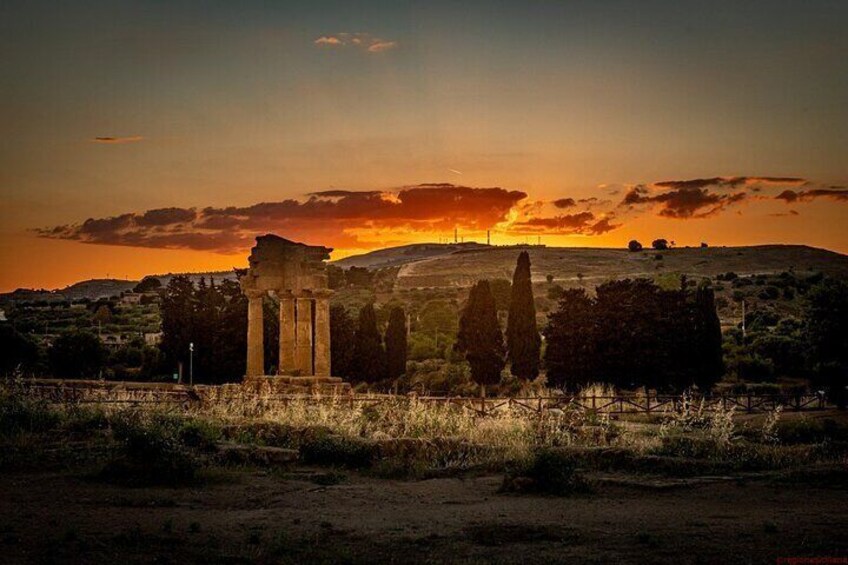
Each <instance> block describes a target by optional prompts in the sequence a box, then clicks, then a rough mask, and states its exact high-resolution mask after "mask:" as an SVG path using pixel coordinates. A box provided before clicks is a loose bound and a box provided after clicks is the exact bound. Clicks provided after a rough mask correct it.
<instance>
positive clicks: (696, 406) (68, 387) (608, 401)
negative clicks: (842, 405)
mask: <svg viewBox="0 0 848 565" xmlns="http://www.w3.org/2000/svg"><path fill="white" fill-rule="evenodd" d="M21 386H22V387H23V388H24V389H25V390H26V391H27V393H28V394H29V395H31V396H32V397H35V398H39V399H42V400H45V401H47V402H51V403H78V404H93V403H96V404H106V405H134V406H154V405H155V406H168V407H174V408H183V409H186V408H189V407H202V406H203V403H204V402H205V401H206V400H208V399H209V398H210V397H212V398H215V399H217V401H226V399H227V395H226V394H224V395H222V394H221V392H222V391H228V394H229V393H232V394H238V395H240V397H241V398H242V399H243V398H245V397H249V396H250V394H251V393H250V392H245V391H242V390H241V387H239V386H237V385H227V387H226V388H224V387H216V386H213V385H197V386H193V387H192V386H187V385H176V384H170V383H128V382H109V381H82V380H58V379H34V380H28V381H22V383H21ZM213 391H214V394H213ZM258 400H259V401H260V404H261V405H262V406H265V407H273V406H276V407H282V406H285V405H286V404H289V403H293V402H301V403H302V402H310V403H332V404H336V405H348V406H350V407H355V406H360V407H361V406H369V405H378V404H389V403H392V404H397V403H422V402H423V403H429V404H444V405H451V406H457V407H460V408H462V409H465V410H470V411H472V412H474V413H476V414H478V415H481V416H486V415H490V414H493V413H495V412H498V411H502V410H505V409H512V410H521V411H526V412H529V413H537V414H541V413H544V412H547V411H551V410H565V409H571V410H573V409H578V410H583V411H587V412H595V413H604V414H620V415H626V414H647V415H651V414H662V413H667V412H673V411H678V410H681V409H682V408H683V405H684V404H685V403H688V404H689V407H690V409H691V410H701V411H704V412H714V411H716V410H724V411H727V410H734V411H736V412H740V413H747V414H754V413H761V412H769V411H773V410H775V409H776V408H777V407H782V409H783V410H786V411H795V412H801V411H814V410H824V409H827V408H832V405H830V404H829V403H828V402H827V401H826V398H825V397H824V396H823V395H821V394H792V395H790V394H786V395H784V394H742V395H733V394H723V395H712V396H703V397H702V396H683V395H658V394H650V395H645V394H634V393H622V394H616V395H556V396H553V395H552V396H533V397H504V398H485V399H484V398H473V397H459V396H423V395H422V396H419V395H416V394H408V395H400V394H356V393H349V394H340V395H318V394H282V393H279V394H275V393H269V394H262V395H261V396H259V397H258Z"/></svg>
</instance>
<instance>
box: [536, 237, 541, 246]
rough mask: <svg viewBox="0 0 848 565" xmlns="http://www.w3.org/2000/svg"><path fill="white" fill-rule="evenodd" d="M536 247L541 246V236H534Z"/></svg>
mask: <svg viewBox="0 0 848 565" xmlns="http://www.w3.org/2000/svg"><path fill="white" fill-rule="evenodd" d="M536 245H542V236H541V235H537V236H536Z"/></svg>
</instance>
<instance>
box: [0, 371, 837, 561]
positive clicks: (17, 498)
mask: <svg viewBox="0 0 848 565" xmlns="http://www.w3.org/2000/svg"><path fill="white" fill-rule="evenodd" d="M325 400H326V401H324V402H308V401H301V402H298V401H295V402H292V403H290V404H289V405H288V406H285V407H283V406H280V405H279V404H274V403H270V402H267V401H266V399H263V398H262V397H261V396H259V397H257V396H255V395H252V394H244V395H242V396H241V397H239V396H233V395H228V396H227V397H226V399H224V398H221V399H220V401H217V402H216V401H215V400H214V399H212V400H211V401H210V402H209V403H208V404H206V405H205V406H204V407H203V408H202V409H198V410H169V411H163V410H138V409H129V408H125V409H120V408H115V406H119V405H117V404H101V405H90V406H88V407H81V406H79V405H59V406H56V405H47V404H44V403H42V402H39V401H36V400H33V399H31V398H29V397H27V396H26V395H25V394H24V393H23V391H22V389H20V388H17V387H16V386H14V385H8V386H6V387H5V388H4V389H3V392H2V394H1V395H0V443H2V445H1V446H0V473H2V476H3V480H2V481H0V483H2V486H0V497H2V499H3V500H8V501H12V504H4V505H0V506H2V509H0V531H2V533H3V539H2V543H3V544H4V551H3V552H2V555H3V557H2V558H0V561H4V560H5V561H8V562H55V561H60V562H61V561H65V562H70V561H73V562H102V561H105V560H109V559H113V558H116V557H117V556H120V557H121V559H122V560H125V561H129V562H143V561H148V560H150V559H153V558H156V557H160V558H162V559H164V560H165V561H166V562H169V561H178V560H188V561H189V562H199V561H203V562H255V561H261V562H301V561H303V560H305V559H309V560H316V561H326V562H338V561H347V562H365V561H369V560H370V561H373V560H375V559H376V560H395V561H402V562H426V561H444V560H462V561H467V562H478V561H479V562H483V561H491V560H493V559H494V560H496V561H497V560H500V561H502V562H519V561H523V562H526V561H528V560H529V561H531V562H550V561H551V560H561V559H567V558H571V559H580V560H590V561H591V560H593V559H594V560H596V561H597V562H604V561H607V560H608V559H617V560H621V561H623V562H633V563H636V562H640V563H641V562H665V561H671V560H673V559H677V560H678V562H680V561H679V560H680V552H681V551H686V552H687V554H686V555H687V556H686V557H685V558H683V559H682V561H683V562H691V563H697V562H716V561H722V562H773V561H774V559H775V558H776V557H778V556H786V555H793V556H797V555H813V556H834V555H844V553H845V551H848V545H846V541H845V539H844V537H842V536H839V535H838V534H837V532H838V531H840V529H841V528H844V526H845V525H846V523H845V522H846V516H845V514H844V507H845V506H844V505H845V503H846V502H848V490H846V488H847V487H848V468H846V462H848V459H846V455H847V454H848V420H846V418H845V415H844V414H843V413H837V412H820V413H807V414H794V413H785V412H782V411H781V410H775V411H772V412H770V413H766V414H762V415H757V416H753V415H750V416H749V415H738V414H736V413H735V412H733V411H730V410H728V411H718V412H713V413H706V412H704V411H702V410H701V408H700V406H699V405H698V404H697V403H689V404H686V403H684V404H683V405H682V406H681V407H680V408H679V409H677V410H675V411H673V412H666V413H663V414H657V415H652V416H650V417H646V416H639V417H637V416H634V417H630V418H629V419H624V418H622V419H615V418H613V417H610V416H609V415H604V414H592V413H588V412H586V411H583V410H579V409H572V408H566V409H562V410H551V411H548V412H546V413H543V414H535V413H533V412H525V411H522V410H517V409H504V410H501V411H498V412H496V413H494V414H492V415H489V416H485V417H481V416H478V415H476V414H475V413H474V412H472V411H469V410H466V409H463V408H460V407H458V406H452V405H442V404H438V405H434V404H425V403H419V402H416V401H415V400H414V399H397V400H396V401H394V402H383V403H380V404H373V405H369V404H367V403H362V404H355V405H353V406H351V405H349V404H348V403H345V402H343V401H341V400H337V399H332V398H330V399H325ZM810 500H816V501H817V502H816V504H815V505H813V506H810V505H809V501H810ZM728 536H730V537H728ZM728 540H730V541H732V543H730V544H729V543H728ZM528 556H529V557H528Z"/></svg>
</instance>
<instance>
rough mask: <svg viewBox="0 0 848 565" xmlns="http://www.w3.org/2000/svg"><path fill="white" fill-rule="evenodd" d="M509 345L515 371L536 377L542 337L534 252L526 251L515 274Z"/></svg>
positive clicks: (518, 374) (524, 375)
mask: <svg viewBox="0 0 848 565" xmlns="http://www.w3.org/2000/svg"><path fill="white" fill-rule="evenodd" d="M506 345H507V351H508V359H509V362H510V364H511V370H512V374H513V375H515V376H516V377H519V378H522V379H526V380H533V379H535V378H536V377H538V376H539V352H540V350H541V347H542V340H541V338H540V337H539V330H538V329H537V328H536V304H535V303H534V301H533V285H532V283H531V281H530V254H529V253H527V252H526V251H522V252H521V254H520V255H519V256H518V263H517V264H516V266H515V273H514V274H513V275H512V295H511V296H510V301H509V318H508V319H507V325H506Z"/></svg>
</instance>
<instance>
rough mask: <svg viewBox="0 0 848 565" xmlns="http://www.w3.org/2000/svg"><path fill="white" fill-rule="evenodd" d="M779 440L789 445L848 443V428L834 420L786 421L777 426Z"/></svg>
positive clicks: (776, 433) (776, 432)
mask: <svg viewBox="0 0 848 565" xmlns="http://www.w3.org/2000/svg"><path fill="white" fill-rule="evenodd" d="M775 435H776V436H777V439H778V440H779V441H780V442H781V443H783V444H787V445H796V444H810V443H822V442H825V441H837V442H845V441H848V426H846V425H844V424H840V423H839V422H837V421H836V420H834V419H832V418H824V419H822V420H810V419H808V418H796V419H793V420H788V419H784V420H783V421H781V422H779V423H778V424H777V425H776V429H775Z"/></svg>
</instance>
